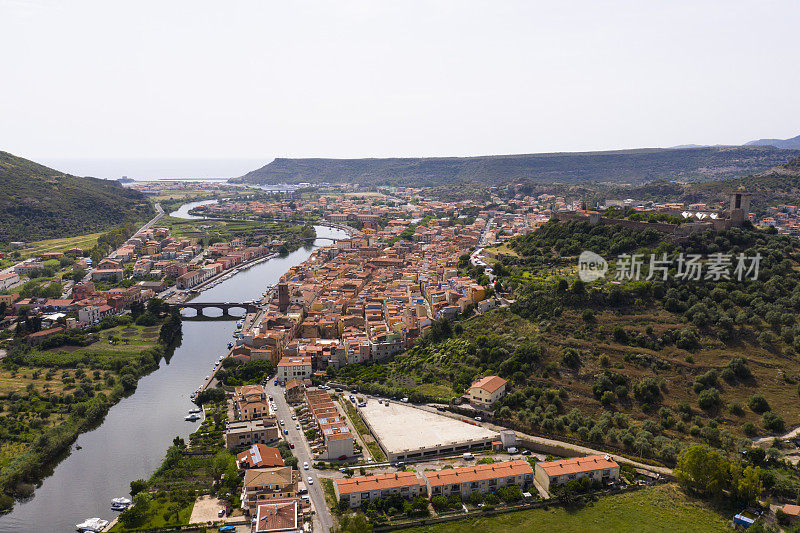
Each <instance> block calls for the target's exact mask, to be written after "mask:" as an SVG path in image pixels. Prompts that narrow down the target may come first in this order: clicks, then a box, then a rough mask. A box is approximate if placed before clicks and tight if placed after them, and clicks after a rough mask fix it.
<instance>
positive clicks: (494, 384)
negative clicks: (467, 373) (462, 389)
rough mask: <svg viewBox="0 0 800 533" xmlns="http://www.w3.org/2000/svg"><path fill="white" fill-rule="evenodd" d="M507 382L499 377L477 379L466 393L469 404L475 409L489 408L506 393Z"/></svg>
mask: <svg viewBox="0 0 800 533" xmlns="http://www.w3.org/2000/svg"><path fill="white" fill-rule="evenodd" d="M507 384H508V382H507V381H506V380H504V379H503V378H501V377H499V376H486V377H484V378H481V379H479V380H478V381H476V382H475V383H473V384H472V386H471V387H470V388H469V390H468V391H467V396H468V397H469V402H470V403H471V404H473V405H475V406H477V407H483V408H489V407H491V406H492V405H493V404H494V403H495V402H496V401H497V400H499V399H500V398H502V397H503V396H504V395H505V393H506V385H507Z"/></svg>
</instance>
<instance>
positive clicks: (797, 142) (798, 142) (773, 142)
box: [745, 135, 800, 150]
mask: <svg viewBox="0 0 800 533" xmlns="http://www.w3.org/2000/svg"><path fill="white" fill-rule="evenodd" d="M745 146H774V147H776V148H782V149H784V150H800V135H798V136H797V137H792V138H791V139H758V140H757V141H750V142H749V143H746V144H745Z"/></svg>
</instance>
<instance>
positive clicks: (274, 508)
mask: <svg viewBox="0 0 800 533" xmlns="http://www.w3.org/2000/svg"><path fill="white" fill-rule="evenodd" d="M298 503H299V500H298V499H297V498H280V499H277V500H273V501H271V502H269V503H262V504H261V505H259V506H258V512H257V514H256V523H255V527H254V529H253V531H255V532H256V533H267V532H269V531H295V530H296V529H297V509H298Z"/></svg>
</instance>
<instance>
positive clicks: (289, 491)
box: [242, 466, 298, 513]
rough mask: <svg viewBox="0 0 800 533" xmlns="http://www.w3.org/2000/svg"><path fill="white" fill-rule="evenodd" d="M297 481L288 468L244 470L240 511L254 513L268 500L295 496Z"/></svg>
mask: <svg viewBox="0 0 800 533" xmlns="http://www.w3.org/2000/svg"><path fill="white" fill-rule="evenodd" d="M297 481H298V480H297V478H296V477H295V475H294V474H293V473H292V467H290V466H278V467H275V468H250V469H248V470H245V473H244V484H243V486H242V509H244V510H246V511H248V512H250V513H255V511H256V510H257V508H258V505H260V504H262V503H268V500H274V499H277V498H293V497H295V496H297Z"/></svg>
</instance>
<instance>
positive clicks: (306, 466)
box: [303, 461, 308, 470]
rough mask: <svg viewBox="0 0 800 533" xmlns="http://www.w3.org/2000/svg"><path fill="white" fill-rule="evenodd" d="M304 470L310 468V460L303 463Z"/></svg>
mask: <svg viewBox="0 0 800 533" xmlns="http://www.w3.org/2000/svg"><path fill="white" fill-rule="evenodd" d="M303 470H308V461H305V462H304V463H303Z"/></svg>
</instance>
